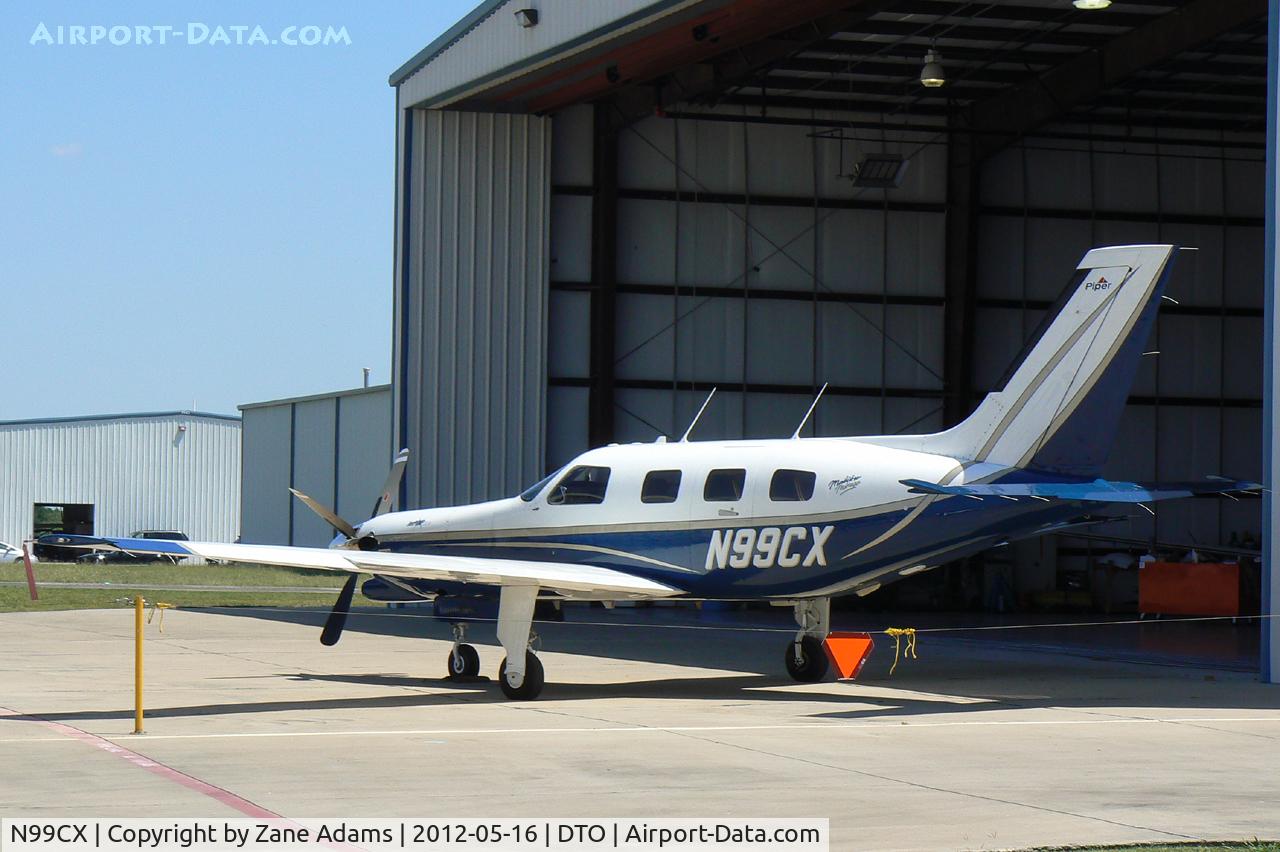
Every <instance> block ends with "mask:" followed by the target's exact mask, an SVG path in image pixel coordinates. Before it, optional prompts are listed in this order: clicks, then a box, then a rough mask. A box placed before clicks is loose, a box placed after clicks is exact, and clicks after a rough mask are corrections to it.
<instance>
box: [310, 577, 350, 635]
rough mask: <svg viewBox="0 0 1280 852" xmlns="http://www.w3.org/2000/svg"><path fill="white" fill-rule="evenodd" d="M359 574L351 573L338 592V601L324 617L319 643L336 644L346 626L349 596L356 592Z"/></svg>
mask: <svg viewBox="0 0 1280 852" xmlns="http://www.w3.org/2000/svg"><path fill="white" fill-rule="evenodd" d="M358 579H360V575H359V574H352V575H351V576H350V577H348V578H347V582H346V583H345V584H343V586H342V591H341V592H339V593H338V602H337V603H335V604H334V605H333V609H332V610H331V611H330V612H329V617H328V618H327V619H325V622H324V631H323V632H321V634H320V644H321V645H337V644H338V640H339V639H341V638H342V628H344V627H346V626H347V613H349V612H351V598H352V597H353V596H354V595H355V593H356V580H358Z"/></svg>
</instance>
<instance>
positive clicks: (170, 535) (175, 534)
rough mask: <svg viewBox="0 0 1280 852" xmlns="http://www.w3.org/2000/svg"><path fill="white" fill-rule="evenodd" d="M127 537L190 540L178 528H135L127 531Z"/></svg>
mask: <svg viewBox="0 0 1280 852" xmlns="http://www.w3.org/2000/svg"><path fill="white" fill-rule="evenodd" d="M129 538H155V539H161V540H163V541H190V540H191V539H189V538H187V534H186V533H184V532H179V531H178V530H137V531H136V532H131V533H129Z"/></svg>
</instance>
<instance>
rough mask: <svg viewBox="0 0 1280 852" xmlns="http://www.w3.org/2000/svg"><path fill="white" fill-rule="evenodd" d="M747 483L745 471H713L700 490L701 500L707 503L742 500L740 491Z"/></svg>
mask: <svg viewBox="0 0 1280 852" xmlns="http://www.w3.org/2000/svg"><path fill="white" fill-rule="evenodd" d="M746 483H747V472H746V471H745V470H713V471H711V472H710V473H708V474H707V483H706V485H704V486H703V488H702V499H703V500H706V501H707V502H708V503H732V502H734V501H735V500H741V499H742V489H743V487H744V486H745V485H746Z"/></svg>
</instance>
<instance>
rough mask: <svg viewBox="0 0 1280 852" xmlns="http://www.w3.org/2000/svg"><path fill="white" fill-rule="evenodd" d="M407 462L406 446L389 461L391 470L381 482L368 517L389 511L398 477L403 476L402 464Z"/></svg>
mask: <svg viewBox="0 0 1280 852" xmlns="http://www.w3.org/2000/svg"><path fill="white" fill-rule="evenodd" d="M408 463H409V449H408V448H407V447H406V448H405V449H403V450H401V451H400V453H399V454H398V455H397V456H396V460H395V461H394V462H392V463H391V470H390V471H389V472H388V473H387V481H386V482H384V483H382V496H381V497H379V498H378V502H377V503H375V504H373V514H372V515H370V516H369V517H371V518H376V517H378V516H379V515H385V514H386V513H387V512H389V511H391V504H392V502H394V501H395V498H396V493H397V492H398V491H399V490H400V479H401V477H403V476H404V466H405V465H407V464H408Z"/></svg>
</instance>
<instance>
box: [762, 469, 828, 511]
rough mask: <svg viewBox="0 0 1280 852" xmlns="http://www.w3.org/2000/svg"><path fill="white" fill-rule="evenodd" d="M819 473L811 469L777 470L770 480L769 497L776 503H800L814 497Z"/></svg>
mask: <svg viewBox="0 0 1280 852" xmlns="http://www.w3.org/2000/svg"><path fill="white" fill-rule="evenodd" d="M817 481H818V474H816V473H814V472H813V471H811V470H786V469H783V470H775V471H774V472H773V479H771V480H769V499H770V500H773V501H774V502H776V503H800V502H803V501H805V500H812V499H813V486H814V484H815V483H817Z"/></svg>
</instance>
